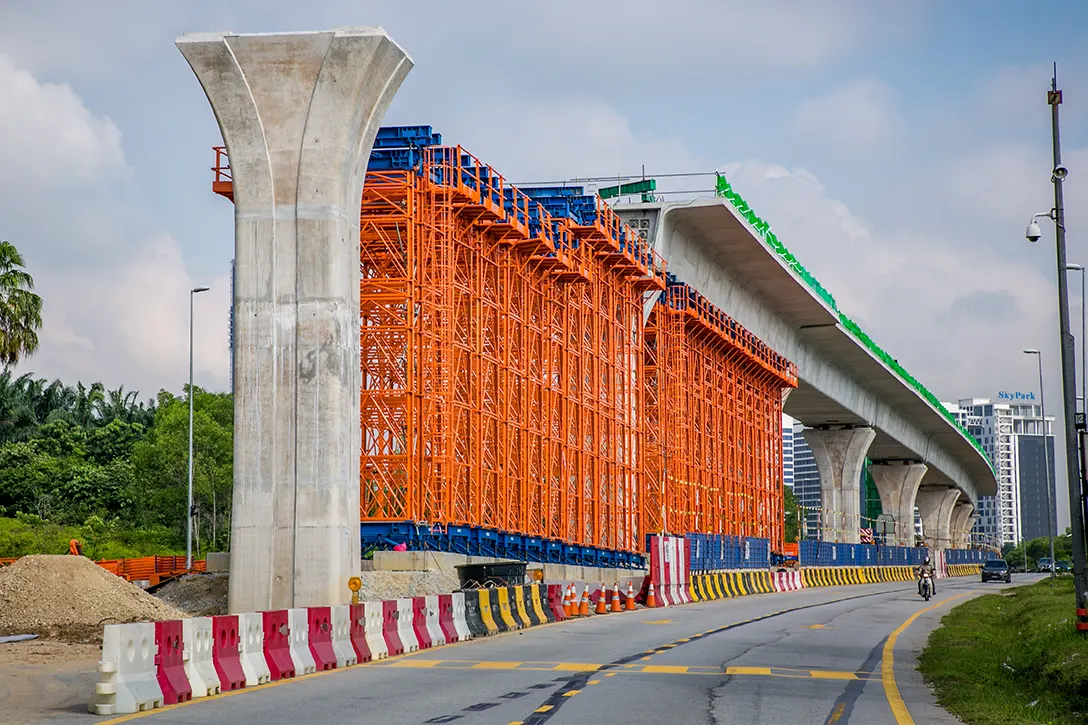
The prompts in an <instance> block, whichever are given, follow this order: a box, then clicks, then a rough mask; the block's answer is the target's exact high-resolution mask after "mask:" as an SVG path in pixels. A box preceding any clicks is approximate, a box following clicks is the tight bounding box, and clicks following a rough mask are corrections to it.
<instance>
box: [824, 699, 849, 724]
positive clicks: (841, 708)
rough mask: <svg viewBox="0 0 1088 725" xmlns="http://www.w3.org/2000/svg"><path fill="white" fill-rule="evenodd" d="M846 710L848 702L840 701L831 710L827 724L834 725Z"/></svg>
mask: <svg viewBox="0 0 1088 725" xmlns="http://www.w3.org/2000/svg"><path fill="white" fill-rule="evenodd" d="M844 712H846V703H844V702H840V703H839V704H838V705H836V706H835V709H834V710H832V711H831V717H829V718H828V719H827V723H826V725H832V723H837V722H838V721H839V720H841V719H842V714H843V713H844Z"/></svg>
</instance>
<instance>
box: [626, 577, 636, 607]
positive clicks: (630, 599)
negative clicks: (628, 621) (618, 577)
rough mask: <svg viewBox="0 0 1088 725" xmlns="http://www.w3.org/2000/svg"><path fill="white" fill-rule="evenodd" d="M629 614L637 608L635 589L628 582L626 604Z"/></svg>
mask: <svg viewBox="0 0 1088 725" xmlns="http://www.w3.org/2000/svg"><path fill="white" fill-rule="evenodd" d="M625 604H626V606H625V607H624V609H626V610H627V611H628V612H630V611H633V610H634V608H635V588H634V587H633V586H631V582H627V601H626V602H625Z"/></svg>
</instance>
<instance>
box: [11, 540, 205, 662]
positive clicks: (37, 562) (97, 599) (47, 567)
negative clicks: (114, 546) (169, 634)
mask: <svg viewBox="0 0 1088 725" xmlns="http://www.w3.org/2000/svg"><path fill="white" fill-rule="evenodd" d="M184 616H185V614H183V613H182V612H180V611H178V610H177V609H175V608H173V607H171V606H170V605H168V604H165V603H163V602H161V601H159V600H158V599H156V598H155V597H153V596H151V595H150V594H148V593H147V592H145V591H143V590H142V589H140V588H139V587H137V586H135V585H134V584H130V583H128V582H127V581H125V580H124V579H122V578H121V577H119V576H116V575H114V574H111V573H109V572H108V571H106V570H105V569H103V568H102V567H100V566H98V565H96V564H95V563H94V562H93V561H91V560H90V559H87V558H85V557H82V556H45V555H34V556H24V557H22V558H21V559H19V560H18V561H16V562H15V563H14V564H12V565H11V566H7V567H4V568H3V569H0V635H5V634H40V635H42V636H43V637H55V638H57V639H65V640H69V641H76V642H88V641H99V640H101V638H102V626H103V625H105V624H117V623H123V622H148V621H156V620H164V619H181V618H183V617H184Z"/></svg>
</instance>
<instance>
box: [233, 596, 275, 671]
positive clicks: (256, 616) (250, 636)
mask: <svg viewBox="0 0 1088 725" xmlns="http://www.w3.org/2000/svg"><path fill="white" fill-rule="evenodd" d="M238 629H239V630H241V633H242V654H241V657H240V658H239V659H240V660H241V662H242V673H243V674H244V675H245V676H246V687H254V686H256V685H263V684H264V683H266V682H268V681H269V680H271V679H272V673H271V672H269V670H268V661H267V660H265V658H264V617H263V616H262V615H261V613H260V612H246V613H245V614H239V615H238Z"/></svg>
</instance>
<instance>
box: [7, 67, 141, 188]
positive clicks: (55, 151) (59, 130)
mask: <svg viewBox="0 0 1088 725" xmlns="http://www.w3.org/2000/svg"><path fill="white" fill-rule="evenodd" d="M0 98H3V99H4V102H3V103H0V168H3V169H4V173H3V175H2V178H0V181H2V182H5V183H6V184H13V185H19V186H26V185H28V184H30V185H35V186H37V185H41V186H68V185H87V184H95V183H96V182H98V181H100V180H101V179H103V178H104V177H108V176H111V175H113V174H116V173H117V172H118V171H121V170H123V169H124V168H125V160H124V154H123V153H122V151H121V131H120V130H119V129H118V128H117V126H115V125H114V124H113V122H112V121H111V120H110V119H109V118H99V117H96V116H95V115H94V114H92V113H91V112H90V111H89V110H87V107H86V106H85V105H84V104H83V100H82V99H81V98H80V97H79V96H78V95H77V94H76V92H75V91H74V90H73V89H72V87H71V86H69V85H66V84H56V83H40V82H39V81H38V80H37V79H36V78H35V77H34V76H33V75H31V74H30V73H29V72H27V71H25V70H23V69H21V68H18V67H17V66H16V65H15V64H14V63H13V62H12V61H11V60H10V59H9V58H8V57H7V56H4V55H0Z"/></svg>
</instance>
